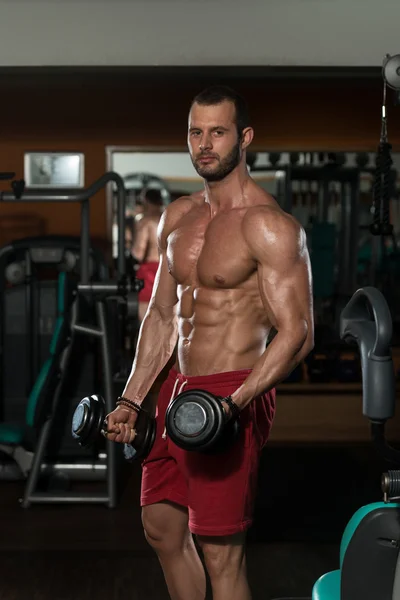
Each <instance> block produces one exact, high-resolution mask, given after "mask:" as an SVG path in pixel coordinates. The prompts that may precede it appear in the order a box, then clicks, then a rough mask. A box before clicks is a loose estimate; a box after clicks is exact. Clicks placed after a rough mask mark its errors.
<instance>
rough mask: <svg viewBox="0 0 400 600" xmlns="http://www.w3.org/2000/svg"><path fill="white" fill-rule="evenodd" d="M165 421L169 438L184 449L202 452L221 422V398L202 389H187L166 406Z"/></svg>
mask: <svg viewBox="0 0 400 600" xmlns="http://www.w3.org/2000/svg"><path fill="white" fill-rule="evenodd" d="M165 423H166V428H167V434H168V436H169V438H170V439H171V440H172V441H173V442H174V443H175V444H176V445H177V446H179V447H180V448H183V449H184V450H195V451H202V450H203V449H204V450H205V449H206V448H207V447H208V446H209V442H210V441H211V444H212V440H213V439H214V438H215V437H217V436H218V433H219V432H221V430H222V429H223V427H224V425H225V418H224V410H223V407H222V405H221V401H220V400H219V399H218V398H217V397H216V396H214V395H213V394H211V393H210V392H206V391H205V390H198V389H195V390H187V391H186V392H182V393H181V394H179V395H178V396H177V397H176V398H175V399H174V400H173V401H172V402H171V404H170V405H169V407H168V409H167V412H166V415H165Z"/></svg>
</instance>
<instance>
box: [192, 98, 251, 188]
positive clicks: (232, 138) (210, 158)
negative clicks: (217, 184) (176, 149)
mask: <svg viewBox="0 0 400 600" xmlns="http://www.w3.org/2000/svg"><path fill="white" fill-rule="evenodd" d="M235 117H236V115H235V105H234V104H233V102H229V101H225V102H222V103H221V104H216V105H215V106H201V105H199V104H196V103H195V104H194V105H193V106H192V109H191V111H190V114H189V130H188V146H189V152H190V157H191V159H192V163H193V166H194V168H195V169H196V171H197V173H198V174H199V175H200V177H202V178H203V179H205V180H206V181H210V182H211V181H221V180H222V179H224V178H225V177H227V175H229V173H231V172H232V171H233V170H234V169H235V168H236V167H237V165H238V164H239V162H240V159H241V155H242V152H241V144H240V140H239V137H238V132H237V128H236V120H235Z"/></svg>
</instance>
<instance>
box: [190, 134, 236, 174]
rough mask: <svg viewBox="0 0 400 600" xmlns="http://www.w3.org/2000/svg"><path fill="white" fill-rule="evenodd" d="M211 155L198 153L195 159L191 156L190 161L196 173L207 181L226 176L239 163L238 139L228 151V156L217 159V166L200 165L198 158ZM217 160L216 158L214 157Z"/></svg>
mask: <svg viewBox="0 0 400 600" xmlns="http://www.w3.org/2000/svg"><path fill="white" fill-rule="evenodd" d="M207 156H213V155H212V154H211V155H208V154H207V153H204V154H200V156H198V157H197V158H196V159H193V158H192V163H193V166H194V168H195V169H196V171H197V173H198V174H199V175H200V177H202V178H203V179H205V180H206V181H208V182H213V181H222V180H223V179H225V177H227V176H228V175H229V174H230V173H232V171H233V170H234V169H235V168H236V167H237V166H238V164H239V163H240V141H238V142H237V143H236V144H235V146H234V147H233V148H232V150H231V151H230V152H229V154H228V156H225V158H224V159H223V160H221V161H218V164H217V166H216V167H215V166H212V165H203V166H202V165H201V163H200V164H198V162H197V161H198V160H199V159H200V158H203V157H207ZM216 160H218V159H216Z"/></svg>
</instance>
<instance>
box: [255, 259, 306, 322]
mask: <svg viewBox="0 0 400 600" xmlns="http://www.w3.org/2000/svg"><path fill="white" fill-rule="evenodd" d="M290 263H291V264H290ZM258 280H259V288H260V295H261V299H262V301H263V304H264V307H265V310H266V312H267V315H268V318H269V320H270V321H271V324H272V325H273V327H274V328H275V329H276V330H277V331H282V330H288V331H295V330H302V329H303V328H304V330H305V333H307V331H308V330H309V329H310V328H311V327H312V321H313V317H312V290H311V269H310V264H309V260H308V256H301V257H299V258H298V259H297V260H294V259H293V260H292V261H284V263H283V264H282V263H281V265H280V266H278V267H276V268H271V266H270V265H269V264H268V263H267V264H265V263H264V264H263V263H259V265H258Z"/></svg>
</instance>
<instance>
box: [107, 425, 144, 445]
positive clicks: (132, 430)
mask: <svg viewBox="0 0 400 600" xmlns="http://www.w3.org/2000/svg"><path fill="white" fill-rule="evenodd" d="M100 433H101V435H102V436H104V437H105V438H106V439H108V438H107V435H108V434H110V433H114V434H116V433H117V432H115V431H110V430H108V429H107V419H105V420H104V423H103V427H102V428H101V430H100ZM132 433H133V437H132ZM117 435H118V434H117ZM136 435H137V433H136V429H134V428H133V427H131V439H130V440H129V442H128V444H131V443H132V442H133V440H134V439H135V437H136Z"/></svg>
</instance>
